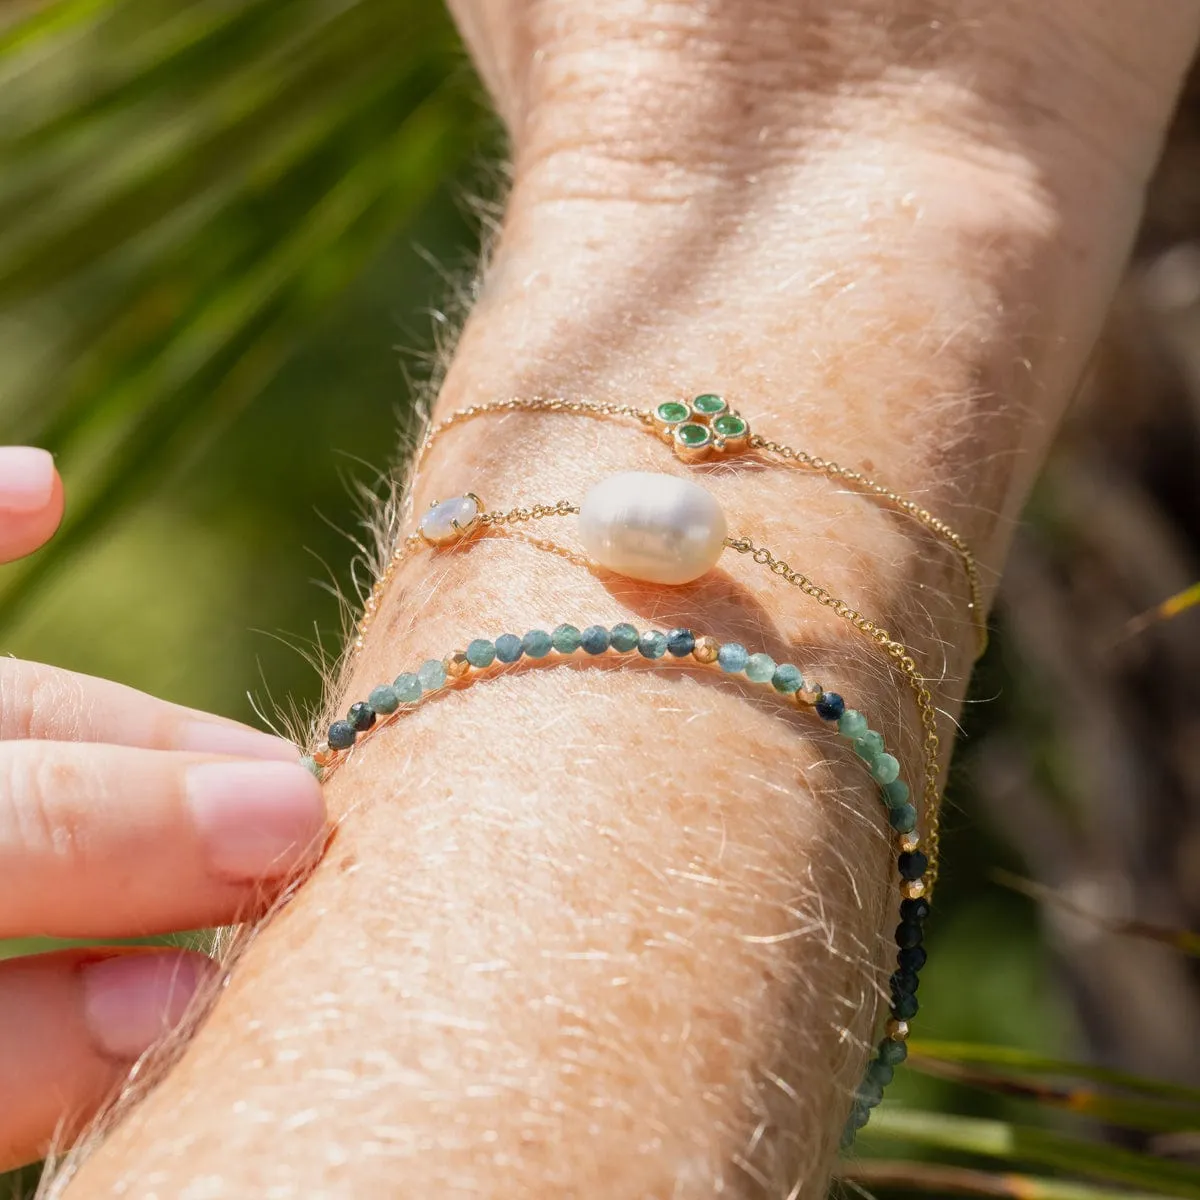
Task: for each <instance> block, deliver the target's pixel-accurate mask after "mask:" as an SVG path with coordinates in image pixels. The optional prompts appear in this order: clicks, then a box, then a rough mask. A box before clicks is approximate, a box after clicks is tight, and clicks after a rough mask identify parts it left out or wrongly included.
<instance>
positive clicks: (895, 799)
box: [883, 779, 910, 808]
mask: <svg viewBox="0 0 1200 1200" xmlns="http://www.w3.org/2000/svg"><path fill="white" fill-rule="evenodd" d="M883 794H884V797H885V798H886V799H887V805H888V808H901V807H903V806H904V805H905V804H907V803H908V797H909V795H910V793H909V790H908V784H907V783H905V782H904V780H903V779H893V780H892V782H891V783H885V784H884V785H883Z"/></svg>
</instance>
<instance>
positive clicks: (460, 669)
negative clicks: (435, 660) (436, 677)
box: [442, 650, 471, 679]
mask: <svg viewBox="0 0 1200 1200" xmlns="http://www.w3.org/2000/svg"><path fill="white" fill-rule="evenodd" d="M442 665H443V666H444V667H445V668H446V674H447V675H449V676H450V678H451V679H461V678H462V677H463V676H464V675H465V674H466V673H467V672H468V671H469V670H470V669H471V664H470V663H469V662H468V661H467V652H466V651H465V650H455V651H454V653H453V654H447V655H446V657H445V658H444V659H442Z"/></svg>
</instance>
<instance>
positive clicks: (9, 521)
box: [0, 446, 63, 562]
mask: <svg viewBox="0 0 1200 1200" xmlns="http://www.w3.org/2000/svg"><path fill="white" fill-rule="evenodd" d="M62 514H63V487H62V480H61V479H60V478H59V477H58V471H57V470H55V467H54V459H53V458H52V457H51V456H50V454H49V453H48V452H47V451H45V450H37V449H34V448H33V447H32V446H0V562H11V561H12V560H13V559H14V558H21V557H22V556H23V555H26V554H30V553H32V552H33V551H34V550H36V549H37V548H38V547H39V546H40V545H42V543H43V542H45V541H48V540H49V539H50V537H51V536H52V535H53V534H54V531H55V530H56V529H57V528H58V525H59V522H60V521H61V520H62Z"/></svg>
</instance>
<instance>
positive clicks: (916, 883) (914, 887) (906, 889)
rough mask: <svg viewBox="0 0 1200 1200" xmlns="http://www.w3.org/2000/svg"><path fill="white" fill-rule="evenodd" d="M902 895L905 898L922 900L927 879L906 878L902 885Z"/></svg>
mask: <svg viewBox="0 0 1200 1200" xmlns="http://www.w3.org/2000/svg"><path fill="white" fill-rule="evenodd" d="M900 895H902V896H903V897H904V898H905V900H920V898H921V897H922V896H923V895H925V880H923V879H906V880H905V881H904V882H903V883H902V884H901V885H900Z"/></svg>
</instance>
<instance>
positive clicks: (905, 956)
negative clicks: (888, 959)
mask: <svg viewBox="0 0 1200 1200" xmlns="http://www.w3.org/2000/svg"><path fill="white" fill-rule="evenodd" d="M928 957H929V955H928V954H926V953H925V947H924V946H907V947H905V949H903V950H901V951H900V953H899V954H897V955H896V964H897V965H898V966H899V968H900V970H902V971H919V970H920V969H921V968H922V967H923V966H924V965H925V960H926V959H927V958H928Z"/></svg>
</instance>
